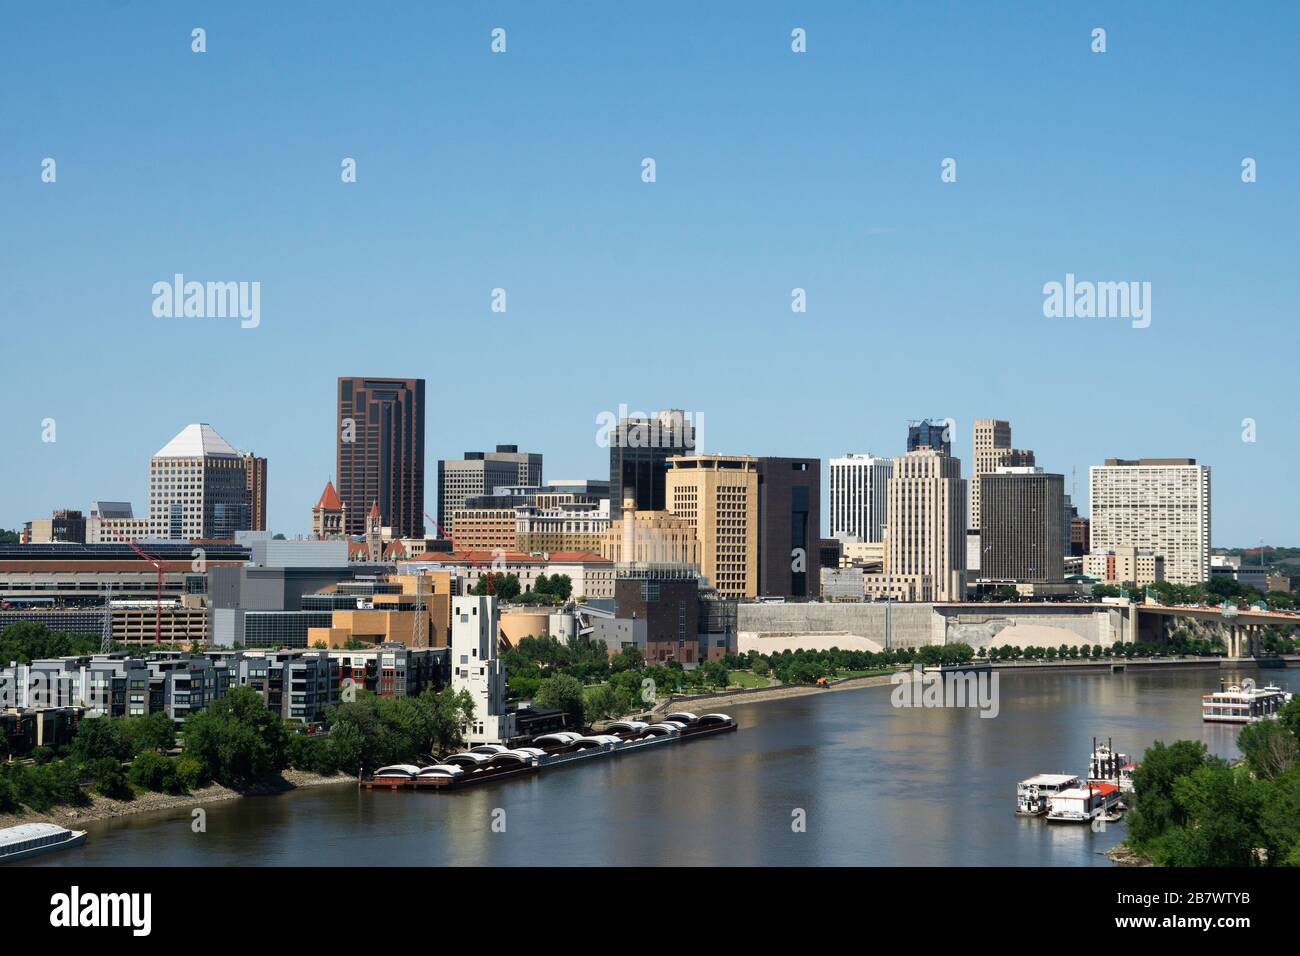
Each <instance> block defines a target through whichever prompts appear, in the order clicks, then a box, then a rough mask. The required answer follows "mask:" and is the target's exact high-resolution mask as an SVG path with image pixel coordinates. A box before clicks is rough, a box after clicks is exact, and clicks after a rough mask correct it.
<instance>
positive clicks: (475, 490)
mask: <svg viewBox="0 0 1300 956" xmlns="http://www.w3.org/2000/svg"><path fill="white" fill-rule="evenodd" d="M541 484H542V456H541V455H540V454H539V453H537V452H526V451H524V452H521V451H520V450H519V446H518V445H497V447H496V451H467V452H465V457H464V458H462V459H460V460H456V459H447V460H445V461H439V462H438V526H439V527H440V528H442V530H443V533H444V534H450V532H451V516H452V512H454V511H459V510H460V509H462V508H464V507H465V501H466V499H468V498H473V497H477V496H480V495H490V494H492V493H493V491H494V490H495V489H497V488H500V487H503V486H510V487H514V486H526V487H529V488H538V487H540V486H541ZM523 503H524V502H522V501H521V502H520V504H523Z"/></svg>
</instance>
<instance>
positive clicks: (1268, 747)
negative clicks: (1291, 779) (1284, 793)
mask: <svg viewBox="0 0 1300 956" xmlns="http://www.w3.org/2000/svg"><path fill="white" fill-rule="evenodd" d="M1237 749H1239V750H1240V751H1241V752H1242V754H1243V755H1245V757H1246V764H1247V765H1248V766H1249V767H1250V769H1251V771H1252V772H1253V773H1254V774H1255V775H1256V776H1257V777H1262V778H1264V779H1266V780H1272V779H1274V778H1275V777H1280V776H1282V774H1284V773H1286V772H1287V771H1289V770H1290V769H1291V768H1292V767H1294V766H1295V765H1296V751H1297V744H1296V736H1295V734H1293V733H1292V732H1291V731H1290V730H1289V729H1288V728H1287V727H1285V726H1284V725H1283V724H1282V723H1280V722H1279V721H1276V720H1261V721H1259V722H1257V723H1253V724H1247V725H1246V726H1245V727H1242V728H1241V732H1240V733H1238V734H1237Z"/></svg>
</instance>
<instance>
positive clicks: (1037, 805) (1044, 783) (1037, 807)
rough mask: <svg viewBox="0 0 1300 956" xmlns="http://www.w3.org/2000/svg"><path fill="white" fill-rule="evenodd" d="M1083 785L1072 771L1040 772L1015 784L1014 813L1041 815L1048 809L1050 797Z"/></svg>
mask: <svg viewBox="0 0 1300 956" xmlns="http://www.w3.org/2000/svg"><path fill="white" fill-rule="evenodd" d="M1082 785H1083V781H1082V780H1080V779H1079V778H1078V777H1077V776H1075V775H1074V774H1072V773H1040V774H1038V775H1037V776H1033V777H1030V778H1029V779H1028V780H1021V781H1020V782H1019V783H1018V784H1016V815H1017V816H1021V817H1037V816H1042V815H1043V814H1044V813H1046V812H1047V811H1048V810H1049V809H1050V803H1051V797H1052V794H1054V793H1060V792H1061V791H1062V790H1071V789H1074V788H1075V787H1079V786H1082Z"/></svg>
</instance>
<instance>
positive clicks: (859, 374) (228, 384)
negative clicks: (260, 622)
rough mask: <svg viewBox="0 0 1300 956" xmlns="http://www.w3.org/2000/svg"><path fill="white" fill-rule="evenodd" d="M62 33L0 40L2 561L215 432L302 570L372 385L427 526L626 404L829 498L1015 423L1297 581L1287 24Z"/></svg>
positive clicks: (208, 9)
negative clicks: (1157, 476)
mask: <svg viewBox="0 0 1300 956" xmlns="http://www.w3.org/2000/svg"><path fill="white" fill-rule="evenodd" d="M50 6H51V5H43V6H36V5H23V6H19V5H13V4H11V5H6V6H5V7H4V8H3V11H0V72H2V73H3V75H4V77H5V80H6V82H4V83H3V84H0V125H2V126H3V135H0V328H2V329H3V343H4V348H3V351H4V354H5V361H4V363H3V373H2V374H3V382H4V387H3V391H2V392H0V394H3V398H4V414H3V416H0V441H2V444H0V447H3V448H4V449H5V450H6V456H7V458H8V460H7V461H6V463H5V467H4V468H3V469H2V470H0V527H16V526H18V525H20V524H21V522H22V521H24V520H29V519H31V518H33V517H39V516H43V515H45V516H47V515H48V514H49V512H50V510H51V509H52V508H56V507H80V508H83V509H84V508H86V507H88V506H89V502H90V501H91V499H93V498H103V499H127V500H131V501H132V502H133V503H134V504H135V506H136V510H137V514H140V513H143V512H144V510H145V507H146V498H145V492H146V477H147V466H148V458H149V456H150V455H151V454H152V453H153V452H154V451H156V450H157V449H158V448H160V447H161V446H162V445H163V444H164V443H165V442H166V441H167V440H168V439H169V438H171V436H172V435H173V434H174V433H176V432H177V431H179V430H180V429H181V428H182V427H183V426H184V425H185V424H187V423H189V422H193V421H206V422H210V423H211V424H212V425H213V426H214V427H215V428H216V429H217V431H219V432H220V433H221V434H222V435H223V436H224V437H225V438H226V439H228V440H229V441H230V442H231V443H233V444H235V445H236V446H238V447H241V448H246V449H251V450H254V451H256V452H257V453H258V454H262V455H266V456H267V457H268V458H269V459H270V476H269V487H270V501H269V513H270V519H271V525H272V526H273V528H274V529H275V530H280V531H284V532H286V533H289V534H294V533H301V532H305V531H306V530H307V529H308V527H309V524H310V514H309V509H310V506H311V504H312V503H313V502H314V501H315V500H316V497H317V495H318V494H319V492H320V489H321V487H322V486H323V485H324V482H325V480H326V479H327V478H329V477H330V476H331V474H332V471H333V467H334V435H333V431H334V407H333V402H334V394H335V379H336V377H337V376H338V375H340V374H366V375H401V376H422V377H424V378H426V379H427V380H428V398H429V404H430V414H429V419H428V428H427V445H428V461H427V472H426V476H427V491H426V505H427V507H428V510H429V511H431V512H432V511H434V510H435V509H434V507H433V505H434V500H435V491H436V461H437V459H439V458H442V457H449V456H450V457H457V456H459V455H460V453H461V452H463V451H465V450H468V449H481V448H486V447H490V446H492V445H494V444H496V443H499V442H500V443H516V444H518V445H520V446H521V448H525V449H527V450H535V451H541V452H543V453H544V454H545V456H546V464H545V470H546V475H547V477H553V478H556V477H600V476H603V475H604V474H605V473H606V470H607V458H606V452H605V450H604V449H601V448H599V447H598V446H597V445H596V442H595V433H596V416H597V415H598V414H599V413H600V412H602V411H605V410H614V409H617V408H618V406H619V404H620V403H626V404H627V405H629V406H631V407H632V408H634V409H644V410H653V409H656V408H659V407H667V406H673V407H680V408H685V409H689V410H694V411H699V412H703V414H704V417H705V435H706V439H705V440H706V445H707V446H708V447H707V450H709V451H722V452H737V453H752V454H787V455H815V456H819V457H821V458H823V459H826V458H829V457H832V456H834V455H837V454H841V453H844V452H847V451H868V450H870V451H874V452H876V453H878V454H896V453H898V452H899V451H901V450H902V447H903V444H904V440H905V436H906V423H907V420H908V419H910V418H920V417H925V416H931V417H945V416H951V417H952V418H953V419H955V420H956V422H957V433H956V443H955V449H954V453H955V454H957V455H958V456H959V457H961V458H962V459H963V462H964V464H965V466H966V468H967V470H968V469H969V464H970V432H971V423H972V421H973V419H975V418H977V417H1001V418H1007V419H1010V420H1011V422H1012V428H1013V439H1014V443H1015V444H1016V445H1017V446H1018V447H1029V448H1033V449H1035V450H1036V451H1037V453H1038V456H1039V461H1040V463H1041V464H1043V465H1045V466H1047V467H1048V468H1049V469H1050V470H1054V471H1061V472H1063V473H1064V474H1065V475H1066V476H1067V487H1068V485H1069V478H1070V473H1071V468H1077V469H1078V491H1079V497H1080V498H1081V499H1085V500H1086V495H1087V467H1088V466H1089V465H1090V464H1097V463H1100V462H1101V461H1102V460H1103V459H1104V458H1106V457H1116V456H1118V457H1139V456H1146V457H1164V456H1190V457H1195V458H1196V459H1198V460H1199V461H1202V462H1206V463H1209V464H1210V465H1212V466H1213V470H1214V472H1213V474H1214V477H1213V481H1214V486H1213V494H1214V514H1213V520H1214V529H1213V531H1214V533H1213V539H1214V544H1215V545H1216V546H1232V545H1245V546H1252V545H1254V544H1256V543H1257V542H1258V541H1259V539H1261V538H1263V539H1265V540H1266V541H1268V542H1270V543H1273V544H1281V545H1296V544H1300V508H1298V507H1297V503H1298V498H1300V496H1298V495H1297V479H1296V475H1297V473H1298V472H1300V424H1298V421H1300V416H1297V415H1295V413H1294V409H1295V399H1294V391H1293V387H1292V386H1293V383H1294V378H1295V375H1294V369H1295V355H1296V348H1295V346H1296V341H1297V332H1296V330H1295V319H1296V317H1295V303H1296V301H1297V291H1298V289H1297V286H1298V285H1300V278H1298V272H1297V268H1296V262H1297V251H1298V250H1297V245H1298V243H1297V238H1296V212H1297V199H1298V198H1300V189H1298V188H1297V184H1296V177H1295V174H1294V170H1295V168H1296V167H1297V164H1300V135H1298V133H1297V127H1296V124H1295V123H1294V115H1295V109H1296V103H1295V99H1294V91H1295V89H1296V88H1297V85H1296V84H1297V79H1298V78H1300V77H1298V75H1297V74H1298V73H1300V65H1298V64H1297V58H1296V57H1295V52H1294V37H1295V36H1296V35H1297V29H1298V28H1300V13H1297V9H1296V8H1295V7H1293V6H1291V5H1283V4H1265V5H1253V6H1239V5H1238V6H1227V5H1210V4H1204V5H1200V4H1194V3H1190V4H1189V3H1169V4H1160V3H1151V4H1142V5H1134V4H1128V3H1123V4H1086V5H1085V4H1073V5H1065V4H1038V3H1024V4H1009V3H998V4H992V3H990V4H981V3H952V4H939V3H915V4H901V3H900V4H892V3H891V4H884V3H849V2H843V3H821V4H816V5H809V4H802V5H801V4H793V3H761V2H749V3H743V4H742V3H718V4H698V3H671V2H665V3H656V4H645V5H642V4H632V3H607V2H601V3H565V4H557V3H549V4H539V3H474V4H471V3H463V4H451V3H418V4H417V3H408V4H382V5H369V4H334V3H328V2H322V3H313V4H310V5H307V4H283V5H264V4H251V3H247V4H246V3H223V4H220V5H216V4H198V3H171V2H168V3H163V2H158V3H140V2H133V3H126V2H106V3H82V4H70V5H61V6H59V7H58V8H57V9H50ZM196 26H201V27H203V28H205V29H206V31H207V43H208V52H206V53H204V54H195V53H193V52H191V50H190V31H191V29H192V28H193V27H196ZM494 27H502V28H504V29H505V30H506V31H507V52H506V53H505V54H500V55H494V54H493V53H491V52H490V49H489V43H490V36H489V33H490V31H491V30H492V29H493V28H494ZM795 27H803V28H804V29H806V30H807V36H808V52H807V53H805V54H802V55H797V54H794V53H792V52H791V49H790V31H791V30H792V29H793V28H795ZM1094 27H1103V28H1105V29H1106V30H1107V52H1105V53H1104V54H1095V53H1093V52H1091V49H1090V43H1091V39H1090V32H1091V30H1092V29H1093V28H1094ZM647 156H649V157H653V158H654V159H655V161H656V165H657V182H655V183H653V184H647V183H643V182H642V181H641V175H640V174H641V160H642V159H643V157H647ZM45 157H53V158H54V159H55V160H56V161H57V164H58V165H57V175H58V178H57V182H55V183H52V184H51V183H42V182H41V161H42V159H44V158H45ZM344 157H352V158H355V159H356V161H357V170H358V182H356V183H355V184H343V183H342V182H340V176H339V172H340V162H341V160H342V159H343V158H344ZM945 157H952V158H955V159H956V160H957V173H958V176H957V182H956V183H949V184H945V183H941V182H940V177H939V172H940V162H941V161H942V160H943V159H944V158H945ZM1243 157H1253V158H1254V159H1255V160H1256V161H1257V163H1258V182H1255V183H1253V184H1243V183H1242V182H1241V176H1240V168H1241V161H1242V159H1243ZM177 272H182V273H184V274H185V275H186V277H187V278H189V279H197V280H200V281H208V280H212V281H227V280H234V281H239V280H243V281H258V282H260V283H261V286H262V302H261V324H260V326H259V327H258V328H256V329H241V328H239V326H238V324H237V323H236V322H233V321H230V320H199V319H164V318H155V317H154V316H153V314H152V311H151V305H152V301H153V299H152V294H151V292H150V289H151V287H152V285H153V283H154V282H157V281H160V280H170V278H171V276H172V275H173V274H174V273H177ZM1066 273H1074V274H1076V275H1077V276H1078V277H1079V278H1080V279H1092V280H1095V281H1125V280H1135V281H1149V282H1151V284H1152V322H1151V326H1150V327H1149V328H1146V329H1133V328H1131V326H1130V323H1129V322H1127V321H1124V320H1100V319H1092V320H1084V319H1047V318H1045V317H1044V316H1043V312H1042V303H1043V295H1042V287H1043V284H1044V283H1046V282H1050V281H1063V280H1064V277H1065V275H1066ZM497 287H500V288H504V289H506V291H507V302H508V311H507V312H506V313H505V314H499V313H493V312H492V311H491V310H490V308H489V306H490V296H491V290H492V289H493V288H497ZM795 287H800V288H804V289H806V290H807V297H808V311H807V312H806V313H804V314H796V313H792V312H791V309H790V293H791V289H793V288H795ZM46 418H53V419H54V420H55V422H56V423H57V441H56V442H54V443H46V442H42V441H41V432H42V426H41V423H42V420H44V419H46ZM1245 418H1252V419H1254V420H1255V422H1256V428H1257V440H1256V441H1255V442H1253V443H1251V442H1243V441H1242V420H1243V419H1245Z"/></svg>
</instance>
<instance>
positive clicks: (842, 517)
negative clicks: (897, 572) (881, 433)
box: [831, 453, 894, 541]
mask: <svg viewBox="0 0 1300 956" xmlns="http://www.w3.org/2000/svg"><path fill="white" fill-rule="evenodd" d="M893 473H894V460H893V459H892V458H877V457H876V456H875V455H872V454H870V453H867V454H849V455H843V456H841V457H839V458H832V459H831V537H832V538H853V539H856V540H858V541H883V540H885V511H886V508H887V507H888V502H889V498H888V482H889V479H890V476H891V475H893Z"/></svg>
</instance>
